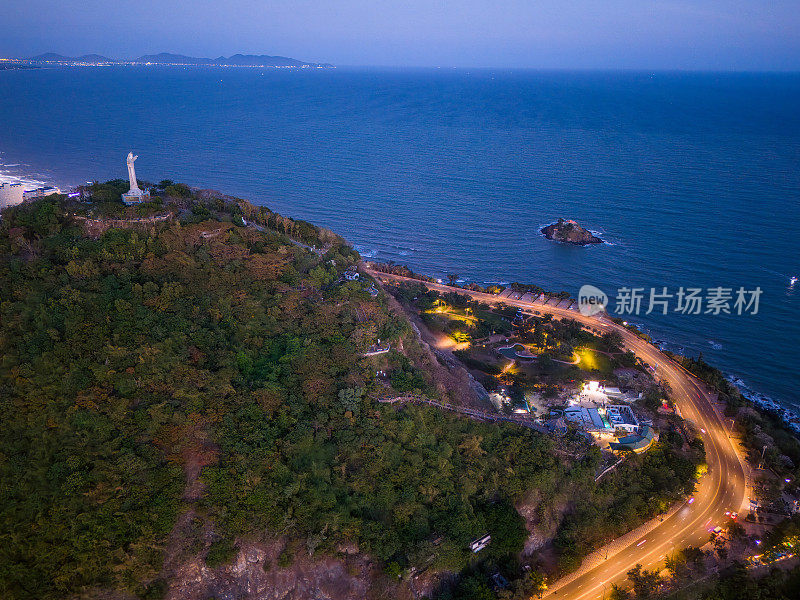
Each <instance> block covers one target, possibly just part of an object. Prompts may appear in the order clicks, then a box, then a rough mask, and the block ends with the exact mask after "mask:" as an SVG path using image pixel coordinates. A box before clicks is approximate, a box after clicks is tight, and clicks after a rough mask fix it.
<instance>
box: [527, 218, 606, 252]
mask: <svg viewBox="0 0 800 600" xmlns="http://www.w3.org/2000/svg"><path fill="white" fill-rule="evenodd" d="M541 232H542V233H543V234H544V237H546V238H547V239H548V240H555V241H557V242H564V243H566V244H575V245H576V246H585V245H586V244H602V243H603V240H601V239H600V238H599V237H597V236H596V235H593V234H592V232H590V231H588V230H587V229H584V228H583V227H581V226H580V225H578V224H577V223H576V222H575V221H573V220H571V219H559V220H558V222H557V223H552V224H550V225H548V226H546V227H542V230H541Z"/></svg>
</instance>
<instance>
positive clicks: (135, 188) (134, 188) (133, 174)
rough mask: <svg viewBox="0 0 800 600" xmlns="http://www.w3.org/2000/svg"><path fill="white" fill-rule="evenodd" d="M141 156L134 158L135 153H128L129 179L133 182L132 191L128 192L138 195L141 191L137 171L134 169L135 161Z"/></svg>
mask: <svg viewBox="0 0 800 600" xmlns="http://www.w3.org/2000/svg"><path fill="white" fill-rule="evenodd" d="M137 158H139V156H138V155H137V156H134V155H133V152H128V179H130V182H131V190H130V192H128V193H129V194H130V193H131V192H133V193H136V192H138V191H139V184H138V183H136V169H134V167H133V161H135V160H136V159H137Z"/></svg>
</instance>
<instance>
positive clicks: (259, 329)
mask: <svg viewBox="0 0 800 600" xmlns="http://www.w3.org/2000/svg"><path fill="white" fill-rule="evenodd" d="M125 189H126V182H124V181H121V180H115V181H111V182H107V183H105V184H94V185H91V186H89V187H88V188H86V189H85V190H84V192H85V193H84V198H87V201H85V202H80V201H77V200H76V199H70V198H66V197H63V196H62V197H58V196H51V197H48V198H45V199H41V200H37V201H34V202H31V203H25V204H22V205H19V206H16V207H13V208H11V209H7V210H5V211H3V215H2V220H1V221H0V355H1V356H2V357H3V358H2V361H0V411H2V414H3V415H4V422H3V428H2V430H0V480H2V481H3V482H9V483H7V484H6V485H3V486H0V592H2V595H3V597H4V598H12V599H14V598H28V597H36V598H39V599H45V600H46V599H55V598H65V597H70V598H101V597H102V598H126V599H127V598H131V597H140V598H148V599H153V598H168V599H170V600H171V599H178V598H180V599H181V600H183V599H190V600H191V599H198V600H205V599H207V598H209V597H238V598H260V599H263V598H275V599H278V598H294V599H296V600H305V599H311V598H336V599H337V600H338V599H344V600H347V599H350V598H352V599H356V598H359V599H360V598H377V597H392V598H401V599H404V598H409V599H410V598H412V597H414V596H415V595H422V594H425V595H427V596H428V597H442V598H445V597H448V598H474V597H477V596H476V590H478V591H479V592H480V593H481V594H482V597H491V596H487V595H486V594H491V588H490V586H491V578H490V576H491V575H492V573H493V572H495V571H498V572H502V573H503V576H504V577H506V578H507V579H508V580H509V581H512V582H513V583H512V586H511V587H510V589H509V590H507V591H508V592H509V593H512V592H513V594H514V595H513V596H507V597H513V598H523V597H527V596H526V594H528V595H530V590H536V589H540V586H541V583H542V581H543V574H544V573H545V572H548V573H550V574H554V575H555V574H557V573H558V572H563V571H564V570H569V569H574V568H575V566H576V565H577V563H579V562H580V559H581V557H582V556H584V555H585V554H586V553H587V552H589V551H591V550H592V549H593V547H595V546H596V545H597V544H598V543H600V542H602V541H603V540H604V539H606V538H607V537H609V536H614V535H617V534H619V533H620V532H621V531H625V530H626V528H629V527H630V526H632V525H635V524H638V523H640V522H641V521H642V520H644V519H646V518H648V517H650V516H652V515H653V514H654V513H655V511H657V510H659V509H660V508H661V507H663V506H666V505H667V504H668V503H670V502H672V501H674V500H675V499H677V498H679V497H681V496H682V495H684V494H686V493H689V492H690V491H691V489H692V487H693V484H694V473H695V464H694V463H693V462H692V460H690V458H687V457H686V456H684V454H685V452H684V450H682V447H683V446H684V445H685V440H684V437H683V435H682V434H681V433H680V430H676V431H674V432H672V433H671V435H669V436H665V439H666V440H667V441H665V442H663V443H662V442H659V443H658V444H656V445H654V447H653V448H652V449H651V450H650V451H649V452H647V454H645V455H642V456H632V457H630V458H629V459H627V460H626V461H625V462H624V464H622V465H621V466H619V467H618V468H616V469H615V470H614V471H613V472H612V473H610V474H609V475H607V476H606V477H605V478H604V479H603V481H602V485H598V484H597V483H596V476H597V473H598V472H599V470H600V469H601V468H602V467H603V461H602V458H601V456H600V451H599V450H598V449H597V448H596V447H592V446H591V445H589V444H588V443H587V441H586V439H585V438H584V437H583V436H581V435H580V434H578V433H576V432H574V431H568V432H566V433H564V435H562V436H559V437H553V436H549V435H546V434H543V433H539V432H538V431H533V430H531V429H530V428H525V427H520V426H519V425H515V424H511V423H489V422H482V421H481V420H476V419H474V418H466V417H463V416H458V415H457V414H455V411H445V410H441V409H440V408H437V407H436V406H441V407H448V406H450V407H459V406H462V405H464V403H468V402H475V400H474V399H473V400H469V399H467V398H466V397H465V396H464V394H465V392H464V389H466V388H463V387H459V386H458V385H451V382H456V384H457V383H458V381H460V380H461V379H460V377H461V375H460V373H461V372H462V368H461V367H458V366H457V365H450V364H448V365H445V364H439V362H438V359H437V356H436V355H434V353H433V352H432V351H431V349H430V348H429V347H428V346H427V345H426V344H425V343H423V342H422V341H421V340H420V338H419V336H418V334H417V332H416V330H415V327H416V326H415V325H412V324H411V323H410V322H409V320H408V318H407V317H406V316H405V315H404V313H403V309H402V308H401V307H400V305H399V304H398V303H397V301H396V300H394V299H393V298H392V297H391V296H389V295H388V294H387V293H386V292H384V291H383V290H382V288H381V286H380V284H378V283H377V282H376V281H374V280H372V279H371V278H370V277H369V275H368V274H367V273H366V272H364V271H363V270H362V271H361V273H360V277H353V276H352V274H353V273H358V272H359V269H360V257H359V256H358V254H357V253H356V252H355V251H354V250H353V249H352V248H351V247H350V246H349V245H348V244H347V243H346V242H345V241H344V240H343V239H342V238H341V237H339V236H338V235H336V234H335V233H333V232H330V231H328V230H325V229H323V228H320V227H317V226H315V225H313V224H311V223H307V222H304V221H299V220H294V219H290V218H287V217H284V216H282V215H279V214H277V213H275V212H273V211H271V210H269V209H268V208H266V207H257V206H254V205H252V204H250V203H248V202H246V201H243V200H240V199H237V198H233V197H230V196H226V195H224V194H220V193H218V192H213V191H208V190H205V191H201V190H193V189H191V188H189V187H188V186H185V185H183V184H176V183H174V182H172V181H166V180H165V181H162V182H161V183H159V184H158V185H157V186H154V187H153V190H152V191H153V200H152V202H149V203H147V204H145V205H141V206H137V207H125V206H123V205H122V204H121V202H120V200H119V194H120V190H122V191H124V190H125ZM348 273H349V274H350V275H349V276H348V275H347V274H348ZM493 318H494V317H493ZM498 318H499V317H498ZM559 330H560V329H559ZM378 340H380V343H378ZM376 348H377V350H376ZM448 378H449V379H448ZM427 400H430V401H432V402H434V406H432V405H430V403H426V401H427ZM486 408H487V410H488V409H489V407H488V406H487V407H486ZM473 412H474V411H473ZM577 497H580V498H581V503H580V504H576V503H575V501H574V498H577ZM485 535H490V536H491V543H490V544H489V545H488V546H487V547H486V549H485V550H482V551H481V552H480V554H474V553H473V552H472V551H471V550H470V543H471V542H472V541H473V540H475V539H477V538H480V537H481V536H485ZM537 557H538V558H537ZM541 561H544V562H541ZM523 566H526V567H528V568H529V570H527V571H526V570H524V569H523ZM454 581H455V582H456V583H455V585H453V584H452V582H454ZM515 590H516V591H515ZM526 590H527V591H526Z"/></svg>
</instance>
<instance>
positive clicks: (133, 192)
mask: <svg viewBox="0 0 800 600" xmlns="http://www.w3.org/2000/svg"><path fill="white" fill-rule="evenodd" d="M137 158H139V157H138V156H134V155H133V152H128V179H130V182H131V189H130V190H128V191H127V192H125V193H124V194H122V201H123V202H124V203H125V204H127V205H129V206H130V205H131V204H141V203H142V202H148V201H149V200H150V192H149V191H147V190H140V189H139V184H138V183H137V182H136V169H134V168H133V161H135V160H136V159H137Z"/></svg>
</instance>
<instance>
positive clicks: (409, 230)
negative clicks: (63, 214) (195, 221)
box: [0, 67, 800, 411]
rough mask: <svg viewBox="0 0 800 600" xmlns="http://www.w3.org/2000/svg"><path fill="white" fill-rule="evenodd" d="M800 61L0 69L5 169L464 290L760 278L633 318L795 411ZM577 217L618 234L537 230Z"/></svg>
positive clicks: (3, 176)
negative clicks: (322, 242) (156, 186)
mask: <svg viewBox="0 0 800 600" xmlns="http://www.w3.org/2000/svg"><path fill="white" fill-rule="evenodd" d="M799 107H800V74H688V73H603V72H569V73H567V72H562V73H559V72H533V71H519V72H514V71H491V70H475V71H469V70H444V69H442V70H436V69H430V70H394V71H392V70H347V69H337V70H335V71H289V70H260V69H205V68H198V69H181V68H169V67H166V68H156V67H152V68H145V67H138V68H137V67H111V68H83V69H80V68H78V69H68V68H64V69H42V70H36V71H6V72H0V180H10V179H12V178H23V179H29V180H36V181H45V182H50V183H55V184H59V185H62V186H68V185H75V184H79V183H82V182H83V181H85V180H90V179H100V180H104V179H109V178H114V177H125V176H126V167H125V156H126V154H127V153H128V151H129V150H133V151H134V152H135V153H137V154H138V155H139V156H140V158H139V160H138V161H137V163H136V165H137V173H138V174H139V177H140V178H141V179H149V180H156V181H157V180H160V179H163V178H170V179H175V180H178V181H184V182H187V183H190V184H192V185H197V186H202V187H210V188H214V189H219V190H222V191H225V192H228V193H232V194H235V195H239V196H241V197H244V198H248V199H250V200H251V201H253V202H254V203H257V204H264V205H267V206H269V207H270V208H272V209H274V210H276V211H279V212H281V213H284V214H287V215H291V216H294V217H299V218H304V219H307V220H310V221H313V222H315V223H319V224H322V225H325V226H327V227H330V228H332V229H334V230H336V231H337V232H339V233H341V234H342V235H344V236H345V237H346V238H348V239H349V240H350V241H351V242H352V243H353V244H354V245H355V246H356V248H357V249H358V250H359V251H361V253H362V255H363V256H365V257H371V258H374V259H376V260H394V261H396V262H398V263H405V264H408V265H409V266H410V267H411V268H413V269H414V270H417V271H420V272H425V273H429V274H432V275H435V276H444V275H445V274H447V273H456V274H458V275H459V278H460V279H461V280H464V281H475V282H479V283H484V282H510V281H523V282H533V283H537V284H539V285H541V286H543V287H545V288H547V289H550V290H554V291H558V290H566V291H568V292H570V293H572V294H573V295H576V294H577V291H578V288H579V287H580V286H581V285H582V284H584V283H591V284H594V285H596V286H598V287H600V288H601V289H603V290H605V291H606V292H607V293H608V294H609V295H610V296H612V297H613V296H615V295H616V290H617V289H619V288H620V287H622V286H628V287H643V288H645V289H646V290H649V289H650V288H651V287H657V288H662V287H664V286H666V287H667V288H668V291H670V292H675V291H677V289H678V288H679V287H680V286H683V287H702V288H708V287H716V286H725V287H732V288H738V287H740V286H743V287H744V288H746V289H748V290H749V289H754V288H756V287H757V286H758V287H760V288H761V289H762V290H763V295H762V296H761V301H760V310H759V313H758V314H757V315H742V316H737V315H720V316H715V315H706V314H701V315H696V316H688V315H681V314H675V313H670V314H668V315H666V316H663V315H661V314H655V313H654V314H651V315H641V316H639V317H635V316H631V317H629V320H631V321H634V322H637V323H641V324H642V325H643V326H644V327H645V328H646V329H647V330H649V331H650V333H651V334H652V335H653V336H654V337H656V338H657V339H660V340H664V341H665V342H666V343H667V344H668V346H669V347H670V348H672V349H676V350H683V351H684V352H686V353H687V354H691V355H697V354H698V353H700V352H702V353H703V355H704V357H705V358H706V359H707V360H709V361H710V362H712V363H713V364H716V365H718V366H720V367H721V368H722V369H723V370H725V371H726V372H727V373H729V374H730V375H731V376H735V377H738V378H740V379H741V381H742V383H743V385H746V386H748V387H749V388H751V389H752V390H754V391H756V392H758V393H760V394H764V395H766V396H769V397H771V398H774V399H776V400H778V401H779V402H781V403H782V404H783V405H784V406H786V407H790V408H791V409H793V410H795V411H800V397H799V396H798V393H797V391H796V390H797V388H798V377H799V376H800V368H798V356H797V354H798V342H800V322H798V318H797V316H798V309H800V284H795V285H794V286H791V285H790V284H789V280H790V277H791V276H792V275H798V276H800V238H799V237H798V231H800V108H799ZM558 217H565V218H573V219H576V220H578V221H579V222H580V223H581V224H583V225H584V226H586V227H587V228H589V229H591V230H594V231H597V232H599V233H600V235H601V236H602V237H603V238H605V239H606V240H608V241H609V242H610V244H604V245H602V246H593V247H584V248H579V247H572V246H565V245H560V244H557V243H554V242H550V241H547V240H545V239H544V238H542V237H541V236H540V235H539V228H540V227H541V226H542V225H543V224H546V223H549V222H552V221H553V220H555V219H556V218H558Z"/></svg>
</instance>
